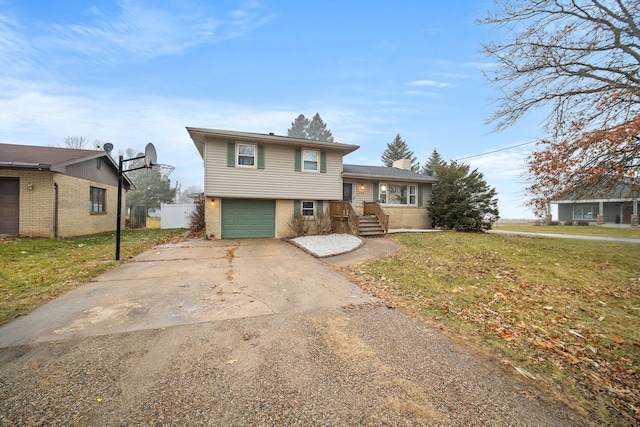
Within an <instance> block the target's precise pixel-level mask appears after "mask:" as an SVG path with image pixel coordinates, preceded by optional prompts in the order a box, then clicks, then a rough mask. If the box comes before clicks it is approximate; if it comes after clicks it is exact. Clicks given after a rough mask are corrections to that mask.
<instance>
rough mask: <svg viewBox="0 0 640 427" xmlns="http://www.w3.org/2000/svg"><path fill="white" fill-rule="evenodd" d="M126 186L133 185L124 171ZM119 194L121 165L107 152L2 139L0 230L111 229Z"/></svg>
mask: <svg viewBox="0 0 640 427" xmlns="http://www.w3.org/2000/svg"><path fill="white" fill-rule="evenodd" d="M123 188H124V190H123V191H126V190H128V189H129V188H131V182H130V181H129V179H128V178H127V177H126V176H125V179H124V186H123ZM117 195H118V165H117V163H116V162H115V161H114V159H113V158H112V157H111V156H110V155H109V154H108V153H107V152H105V151H101V150H80V149H70V148H57V147H40V146H31V145H13V144H0V234H8V235H23V236H31V237H49V238H54V237H73V236H81V235H86V234H92V233H100V232H104V231H112V230H115V229H116V222H117V200H118V197H117ZM123 199H124V194H123ZM123 206H126V204H125V203H123ZM122 218H123V221H124V215H122ZM122 225H123V226H124V224H122Z"/></svg>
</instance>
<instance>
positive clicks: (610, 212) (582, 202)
mask: <svg viewBox="0 0 640 427" xmlns="http://www.w3.org/2000/svg"><path fill="white" fill-rule="evenodd" d="M639 196H640V188H638V183H637V182H631V181H629V182H620V183H619V184H617V185H613V186H609V187H607V188H596V187H594V188H591V189H588V190H587V191H574V192H571V193H568V194H566V195H564V196H561V197H558V199H557V200H553V201H552V202H551V204H555V205H557V206H558V220H559V221H562V222H565V223H566V222H569V221H571V222H575V221H586V222H589V223H592V224H598V225H602V224H629V225H638V208H639V207H640V205H639V202H638V198H639Z"/></svg>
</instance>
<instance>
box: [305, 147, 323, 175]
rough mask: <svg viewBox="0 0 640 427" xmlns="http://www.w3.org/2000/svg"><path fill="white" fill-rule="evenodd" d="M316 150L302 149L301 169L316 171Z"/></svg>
mask: <svg viewBox="0 0 640 427" xmlns="http://www.w3.org/2000/svg"><path fill="white" fill-rule="evenodd" d="M318 157H319V155H318V152H317V151H311V150H303V151H302V169H303V170H305V171H312V172H317V171H318Z"/></svg>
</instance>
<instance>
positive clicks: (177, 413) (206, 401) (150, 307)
mask: <svg viewBox="0 0 640 427" xmlns="http://www.w3.org/2000/svg"><path fill="white" fill-rule="evenodd" d="M393 249H394V244H393V243H389V240H387V239H380V240H377V241H368V242H367V244H365V246H364V247H363V248H362V249H361V250H359V251H362V252H358V253H354V254H352V255H350V256H344V255H343V256H341V257H336V258H335V259H333V260H332V259H327V260H323V261H320V260H318V259H315V258H313V257H312V256H310V255H308V254H306V253H304V252H303V251H301V250H299V249H298V248H296V247H294V246H292V245H289V244H287V243H285V242H282V241H277V240H242V241H216V242H210V241H191V242H186V243H183V244H179V245H167V246H162V247H159V248H156V249H153V250H150V251H148V252H145V253H144V254H142V255H140V256H139V257H137V258H136V259H135V260H134V261H133V262H128V263H125V264H123V265H121V266H119V267H117V268H115V269H113V270H111V271H109V272H107V273H105V274H103V275H101V276H100V277H99V278H97V279H96V280H95V281H93V282H91V283H88V284H86V285H84V286H82V287H80V288H78V289H76V290H74V291H72V292H69V293H68V294H65V295H64V296H62V297H61V298H58V299H57V300H55V301H52V302H50V303H49V304H46V305H45V306H42V307H41V308H39V309H38V310H35V311H34V312H32V313H30V314H28V315H26V316H23V317H20V318H18V319H16V320H14V321H12V322H10V323H8V324H5V325H3V326H2V327H0V424H2V425H44V424H46V425H101V426H102V425H104V426H120V425H231V426H245V425H326V426H334V425H339V426H342V425H344V426H348V425H349V426H350V425H460V426H462V425H464V426H467V425H496V426H500V425H505V426H506V425H509V426H517V425H532V426H533V425H535V426H543V425H548V426H562V425H566V426H569V425H588V422H587V421H586V420H585V419H584V418H582V417H580V416H579V415H577V414H575V413H574V412H572V411H571V410H569V409H567V408H566V407H564V406H563V405H561V404H559V403H557V402H554V401H552V400H549V396H548V394H547V393H546V392H544V391H539V390H538V389H537V388H536V385H535V383H533V382H531V381H529V380H525V379H524V378H520V377H518V376H516V374H514V372H515V371H514V370H513V369H512V368H511V367H507V366H505V365H502V364H501V363H500V362H499V361H496V360H494V359H492V358H491V357H490V356H488V355H486V354H483V353H482V352H479V351H477V350H475V349H472V348H470V347H468V346H466V345H464V344H461V343H457V342H456V341H454V340H452V339H450V338H448V337H447V336H445V335H444V334H443V333H441V331H440V330H439V329H438V328H437V327H434V326H431V325H427V324H424V323H422V322H419V321H417V320H415V319H412V318H410V317H408V316H406V315H404V314H403V313H401V312H399V311H397V310H391V309H388V308H386V307H385V306H383V305H379V304H376V300H375V299H374V298H373V297H371V296H370V295H368V294H366V293H365V292H363V291H362V290H361V289H360V288H358V287H356V286H355V285H353V284H352V283H351V282H349V281H348V280H346V279H345V278H344V277H343V276H341V275H340V274H339V273H338V272H337V271H336V269H338V268H339V266H341V265H342V266H344V265H349V263H357V262H361V261H362V260H363V258H364V259H366V258H368V257H371V256H378V255H382V254H384V253H385V252H388V251H392V250H393ZM363 254H364V255H363ZM367 254H368V255H367Z"/></svg>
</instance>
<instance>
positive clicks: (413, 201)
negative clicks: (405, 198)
mask: <svg viewBox="0 0 640 427" xmlns="http://www.w3.org/2000/svg"><path fill="white" fill-rule="evenodd" d="M417 190H418V189H417V186H415V185H410V186H409V204H410V205H417V204H418V198H417V197H416V195H417V194H418V193H417Z"/></svg>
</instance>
